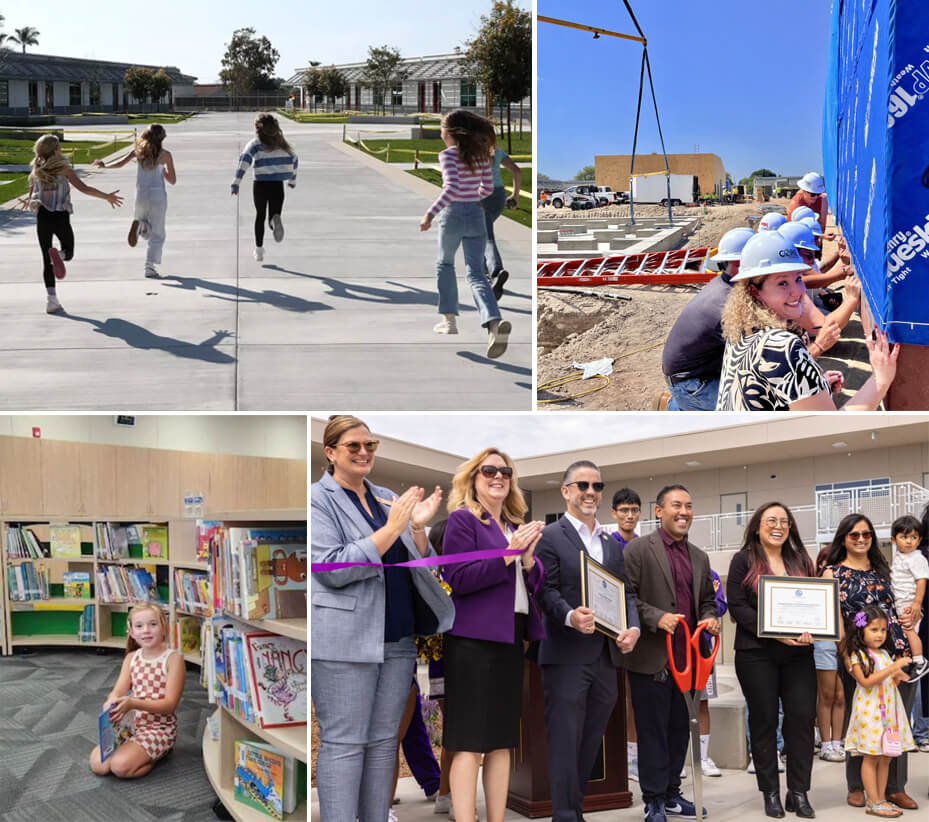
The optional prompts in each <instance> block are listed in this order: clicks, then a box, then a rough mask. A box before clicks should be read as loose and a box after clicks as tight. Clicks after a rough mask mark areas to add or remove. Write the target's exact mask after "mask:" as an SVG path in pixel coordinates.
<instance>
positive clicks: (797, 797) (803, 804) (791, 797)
mask: <svg viewBox="0 0 929 822" xmlns="http://www.w3.org/2000/svg"><path fill="white" fill-rule="evenodd" d="M784 805H785V806H786V808H787V810H789V811H791V812H793V813H795V814H797V816H801V817H803V818H804V819H813V818H814V817H815V816H816V811H814V810H813V806H812V805H810V800H809V799H807V798H806V791H787V796H786V797H784Z"/></svg>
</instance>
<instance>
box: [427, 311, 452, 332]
mask: <svg viewBox="0 0 929 822" xmlns="http://www.w3.org/2000/svg"><path fill="white" fill-rule="evenodd" d="M432 330H433V331H435V333H436V334H457V333H458V317H457V316H455V315H454V314H443V315H442V319H441V320H439V321H438V322H437V323H436V324H435V325H434V326H432Z"/></svg>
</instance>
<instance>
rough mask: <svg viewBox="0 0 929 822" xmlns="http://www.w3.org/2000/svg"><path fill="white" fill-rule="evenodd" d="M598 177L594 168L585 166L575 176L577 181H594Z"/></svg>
mask: <svg viewBox="0 0 929 822" xmlns="http://www.w3.org/2000/svg"><path fill="white" fill-rule="evenodd" d="M596 177H597V172H596V170H595V168H594V166H584V167H583V168H582V169H581V170H580V171H579V172H578V173H577V174H575V175H574V179H575V180H594V179H596Z"/></svg>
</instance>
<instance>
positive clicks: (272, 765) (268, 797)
mask: <svg viewBox="0 0 929 822" xmlns="http://www.w3.org/2000/svg"><path fill="white" fill-rule="evenodd" d="M284 759H285V757H284V756H283V755H282V754H280V753H278V752H277V751H275V750H274V749H273V748H270V747H269V746H265V745H257V744H256V743H254V742H250V741H247V740H242V739H237V740H236V742H235V774H234V776H233V778H232V785H233V791H234V796H235V799H236V801H238V802H241V803H242V804H243V805H248V806H249V807H251V808H255V809H256V810H259V811H261V812H262V813H265V814H267V815H268V816H271V817H273V818H274V819H283V818H284V801H283V796H284Z"/></svg>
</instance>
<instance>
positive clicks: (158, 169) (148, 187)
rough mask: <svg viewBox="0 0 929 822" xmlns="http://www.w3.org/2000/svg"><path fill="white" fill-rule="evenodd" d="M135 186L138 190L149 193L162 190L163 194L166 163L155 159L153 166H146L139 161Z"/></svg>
mask: <svg viewBox="0 0 929 822" xmlns="http://www.w3.org/2000/svg"><path fill="white" fill-rule="evenodd" d="M137 165H138V169H137V171H136V178H135V186H136V191H139V192H143V191H144V192H145V193H147V194H150V193H153V192H156V191H160V192H161V193H162V194H163V193H164V190H165V178H164V173H163V169H164V164H163V163H159V162H158V161H157V160H156V161H155V165H154V167H153V168H145V167H144V166H143V165H142V163H137Z"/></svg>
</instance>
